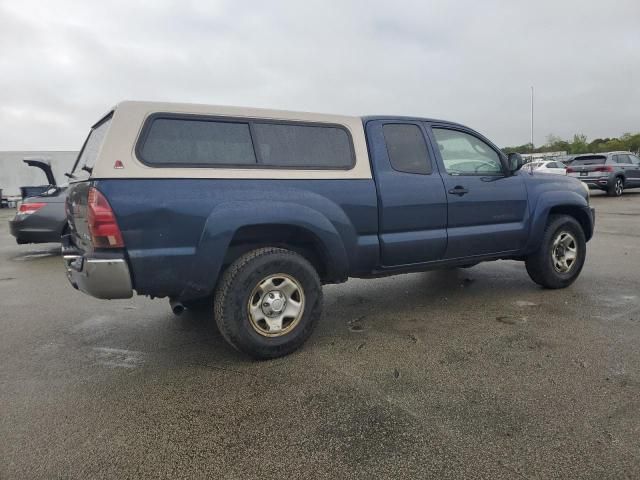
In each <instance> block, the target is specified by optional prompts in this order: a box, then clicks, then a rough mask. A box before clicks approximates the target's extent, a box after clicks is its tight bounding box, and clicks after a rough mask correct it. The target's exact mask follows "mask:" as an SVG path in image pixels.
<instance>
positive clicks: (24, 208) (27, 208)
mask: <svg viewBox="0 0 640 480" xmlns="http://www.w3.org/2000/svg"><path fill="white" fill-rule="evenodd" d="M46 205H47V204H46V203H23V204H22V205H20V209H19V210H18V214H19V215H31V214H32V213H35V212H37V211H38V210H40V209H41V208H42V207H44V206H46Z"/></svg>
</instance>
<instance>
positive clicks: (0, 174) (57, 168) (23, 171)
mask: <svg viewBox="0 0 640 480" xmlns="http://www.w3.org/2000/svg"><path fill="white" fill-rule="evenodd" d="M77 156H78V152H76V151H6V152H2V151H0V189H1V190H2V196H3V197H13V196H19V195H20V187H23V186H31V185H46V184H47V178H46V177H45V175H44V173H43V172H42V170H40V169H39V168H34V167H29V166H28V165H25V164H24V163H23V161H22V160H23V159H25V158H43V159H45V160H49V161H50V162H51V167H52V170H53V174H54V176H55V178H56V182H57V183H58V184H59V185H64V184H65V183H67V180H69V179H68V178H67V177H65V176H64V174H65V172H70V171H71V169H72V168H73V164H74V162H75V161H76V157H77Z"/></svg>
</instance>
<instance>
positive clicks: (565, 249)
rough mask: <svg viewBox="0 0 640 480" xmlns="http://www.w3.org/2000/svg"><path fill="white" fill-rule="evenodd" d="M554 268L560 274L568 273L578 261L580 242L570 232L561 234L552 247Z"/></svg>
mask: <svg viewBox="0 0 640 480" xmlns="http://www.w3.org/2000/svg"><path fill="white" fill-rule="evenodd" d="M551 259H552V260H553V268H554V269H555V271H556V272H558V273H568V272H569V271H571V269H572V268H573V266H574V265H575V264H576V260H577V259H578V242H576V239H575V237H574V236H573V235H572V234H570V233H569V232H560V233H559V234H558V235H557V236H556V238H555V240H554V241H553V245H552V247H551Z"/></svg>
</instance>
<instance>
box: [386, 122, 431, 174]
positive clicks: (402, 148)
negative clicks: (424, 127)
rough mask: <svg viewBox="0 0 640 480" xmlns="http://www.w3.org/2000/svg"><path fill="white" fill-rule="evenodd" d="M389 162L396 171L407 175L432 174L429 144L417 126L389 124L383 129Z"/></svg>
mask: <svg viewBox="0 0 640 480" xmlns="http://www.w3.org/2000/svg"><path fill="white" fill-rule="evenodd" d="M382 131H383V133H384V140H385V143H386V144H387V152H388V154H389V162H390V163H391V166H392V167H393V169H394V170H397V171H399V172H405V173H419V174H423V175H428V174H430V173H431V161H430V159H429V156H428V154H427V144H426V142H425V139H424V136H423V135H422V131H421V130H420V128H419V127H418V126H417V125H412V124H400V123H388V124H386V125H384V126H383V127H382Z"/></svg>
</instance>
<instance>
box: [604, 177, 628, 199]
mask: <svg viewBox="0 0 640 480" xmlns="http://www.w3.org/2000/svg"><path fill="white" fill-rule="evenodd" d="M623 192H624V179H623V178H622V177H616V178H615V180H614V181H613V185H612V186H611V188H609V189H608V190H607V195H609V196H610V197H619V196H620V195H622V193H623Z"/></svg>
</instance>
